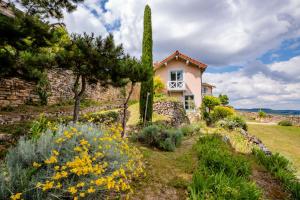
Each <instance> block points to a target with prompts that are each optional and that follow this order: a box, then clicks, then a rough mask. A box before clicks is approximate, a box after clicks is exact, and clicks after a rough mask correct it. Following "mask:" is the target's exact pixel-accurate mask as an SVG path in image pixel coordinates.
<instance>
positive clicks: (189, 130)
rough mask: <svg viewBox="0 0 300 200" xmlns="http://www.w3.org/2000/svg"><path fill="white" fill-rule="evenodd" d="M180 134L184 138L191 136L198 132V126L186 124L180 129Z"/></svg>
mask: <svg viewBox="0 0 300 200" xmlns="http://www.w3.org/2000/svg"><path fill="white" fill-rule="evenodd" d="M181 132H182V134H183V135H184V136H191V135H193V134H195V133H198V132H200V124H187V125H184V126H183V127H181Z"/></svg>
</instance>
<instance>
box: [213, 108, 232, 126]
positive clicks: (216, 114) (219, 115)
mask: <svg viewBox="0 0 300 200" xmlns="http://www.w3.org/2000/svg"><path fill="white" fill-rule="evenodd" d="M233 114H234V110H233V109H232V108H229V107H226V106H215V107H214V109H213V112H212V113H211V118H212V120H213V121H214V122H217V121H218V120H220V119H224V118H226V117H228V116H231V115H233Z"/></svg>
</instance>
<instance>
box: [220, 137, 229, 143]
mask: <svg viewBox="0 0 300 200" xmlns="http://www.w3.org/2000/svg"><path fill="white" fill-rule="evenodd" d="M222 140H223V141H224V142H225V143H227V144H230V139H229V137H227V136H226V135H225V136H224V137H223V138H222Z"/></svg>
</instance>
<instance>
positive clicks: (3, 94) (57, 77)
mask: <svg viewBox="0 0 300 200" xmlns="http://www.w3.org/2000/svg"><path fill="white" fill-rule="evenodd" d="M48 80H49V83H50V88H49V94H50V96H49V98H48V102H49V104H55V103H58V102H61V101H66V100H70V99H72V98H73V96H74V94H73V92H72V87H73V85H74V81H75V77H74V76H73V74H72V72H71V71H66V70H58V69H57V70H50V71H49V72H48ZM85 94H86V95H85V97H86V98H88V99H93V100H96V101H119V100H121V99H122V96H121V93H120V89H119V88H114V87H108V88H104V87H102V86H100V84H93V85H88V86H87V89H86V93H85ZM138 96H139V86H137V87H136V89H135V91H134V94H133V95H132V98H131V99H137V98H138ZM39 101H40V100H39V96H38V95H37V93H36V84H35V83H34V82H29V81H25V80H22V79H19V78H11V79H1V81H0V108H3V107H7V106H11V107H16V106H19V105H23V104H29V103H30V104H32V103H33V104H35V103H38V102H39Z"/></svg>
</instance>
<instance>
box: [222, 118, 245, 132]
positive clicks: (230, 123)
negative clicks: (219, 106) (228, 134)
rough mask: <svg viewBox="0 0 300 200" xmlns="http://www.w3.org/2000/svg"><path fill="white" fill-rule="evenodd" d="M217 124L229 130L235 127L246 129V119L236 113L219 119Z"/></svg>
mask: <svg viewBox="0 0 300 200" xmlns="http://www.w3.org/2000/svg"><path fill="white" fill-rule="evenodd" d="M218 126H221V127H223V128H226V129H229V130H233V129H235V128H242V129H244V130H245V131H247V130H248V126H247V123H246V121H245V120H244V119H243V118H242V117H240V116H237V115H233V116H229V117H227V118H225V119H223V120H220V121H219V122H218Z"/></svg>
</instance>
